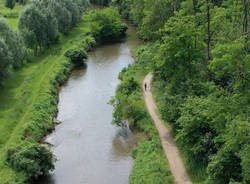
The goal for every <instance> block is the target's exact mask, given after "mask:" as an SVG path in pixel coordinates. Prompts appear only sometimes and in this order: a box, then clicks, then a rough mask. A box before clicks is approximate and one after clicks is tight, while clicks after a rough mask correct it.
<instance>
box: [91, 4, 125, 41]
mask: <svg viewBox="0 0 250 184" xmlns="http://www.w3.org/2000/svg"><path fill="white" fill-rule="evenodd" d="M89 19H90V20H91V21H92V24H91V25H90V28H91V32H92V34H93V36H94V38H95V39H96V40H97V41H117V40H118V39H120V38H121V37H123V36H124V35H125V33H126V30H127V28H128V27H127V25H126V24H124V23H123V22H122V21H121V19H120V15H119V12H118V10H117V9H116V8H105V9H103V10H101V11H94V12H92V13H91V14H90V15H89Z"/></svg>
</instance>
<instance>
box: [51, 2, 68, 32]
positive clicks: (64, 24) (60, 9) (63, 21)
mask: <svg viewBox="0 0 250 184" xmlns="http://www.w3.org/2000/svg"><path fill="white" fill-rule="evenodd" d="M49 6H50V9H51V10H52V11H53V13H54V15H55V17H56V19H57V23H58V31H59V32H61V33H63V34H66V33H67V32H68V31H69V30H70V28H71V25H72V14H71V13H70V11H69V10H67V9H66V8H65V7H64V6H63V4H62V3H58V2H57V1H51V3H50V5H49Z"/></svg>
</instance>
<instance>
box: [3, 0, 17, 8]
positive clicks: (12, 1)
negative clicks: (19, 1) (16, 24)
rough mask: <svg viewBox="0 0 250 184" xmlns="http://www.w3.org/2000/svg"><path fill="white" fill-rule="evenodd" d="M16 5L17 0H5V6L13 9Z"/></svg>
mask: <svg viewBox="0 0 250 184" xmlns="http://www.w3.org/2000/svg"><path fill="white" fill-rule="evenodd" d="M15 5H16V0H5V6H6V7H7V8H10V9H13V8H14V7H15Z"/></svg>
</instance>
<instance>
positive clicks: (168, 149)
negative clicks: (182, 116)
mask: <svg viewBox="0 0 250 184" xmlns="http://www.w3.org/2000/svg"><path fill="white" fill-rule="evenodd" d="M152 77H153V75H152V73H149V74H148V75H147V76H146V77H145V79H144V81H143V89H144V98H145V102H146V105H147V108H148V111H149V113H150V115H151V116H152V119H153V120H154V123H155V125H156V128H157V129H158V132H159V135H160V138H161V142H162V146H163V149H164V151H165V155H166V157H167V159H168V163H169V165H170V169H171V172H172V174H173V176H174V178H175V180H176V182H177V183H178V184H192V182H191V180H190V178H189V176H188V174H187V172H186V169H185V167H184V164H183V162H182V160H181V157H180V153H179V150H178V147H177V146H176V144H175V142H174V139H173V136H172V134H171V132H170V130H169V129H168V128H167V127H166V126H165V125H164V124H163V121H162V120H161V119H160V117H159V116H158V115H157V107H156V105H155V102H154V98H153V95H152V92H151V90H150V84H151V80H152ZM145 83H146V84H147V90H146V91H145V86H144V84H145Z"/></svg>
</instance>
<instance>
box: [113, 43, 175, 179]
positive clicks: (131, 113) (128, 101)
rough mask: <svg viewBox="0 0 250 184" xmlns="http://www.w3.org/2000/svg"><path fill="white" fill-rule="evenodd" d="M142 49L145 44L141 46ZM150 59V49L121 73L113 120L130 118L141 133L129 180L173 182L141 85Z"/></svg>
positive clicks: (120, 124)
mask: <svg viewBox="0 0 250 184" xmlns="http://www.w3.org/2000/svg"><path fill="white" fill-rule="evenodd" d="M143 49H144V47H143V48H142V49H141V50H143ZM141 50H139V52H141ZM150 61H151V60H150V53H145V54H143V56H142V55H141V56H140V58H139V59H138V62H137V63H136V64H133V65H130V66H129V67H128V68H125V69H124V70H123V71H122V72H121V73H120V76H119V78H120V79H121V80H122V83H121V85H120V86H119V87H118V88H117V91H116V96H115V98H114V99H112V100H111V103H112V104H113V106H114V108H115V111H114V114H113V115H114V120H113V123H115V124H117V125H119V126H124V124H126V122H127V120H129V125H130V128H131V129H132V130H134V132H135V137H138V138H136V139H139V140H140V142H139V145H138V147H137V148H136V149H135V150H134V151H133V157H134V158H135V163H134V167H133V169H132V171H131V174H130V178H129V183H130V184H138V183H144V184H151V183H154V184H172V183H174V179H173V177H172V174H171V171H170V169H169V168H168V163H167V160H166V157H165V154H164V151H163V149H162V145H161V141H160V138H159V136H158V132H157V129H156V127H155V126H154V123H153V121H152V119H151V118H150V115H149V114H148V112H147V109H146V106H145V103H144V98H143V94H142V89H141V88H140V85H141V82H142V79H143V77H144V75H145V74H146V73H147V72H148V71H149V69H150V67H148V66H149V65H150V63H149V62H150ZM140 137H142V138H140Z"/></svg>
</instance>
